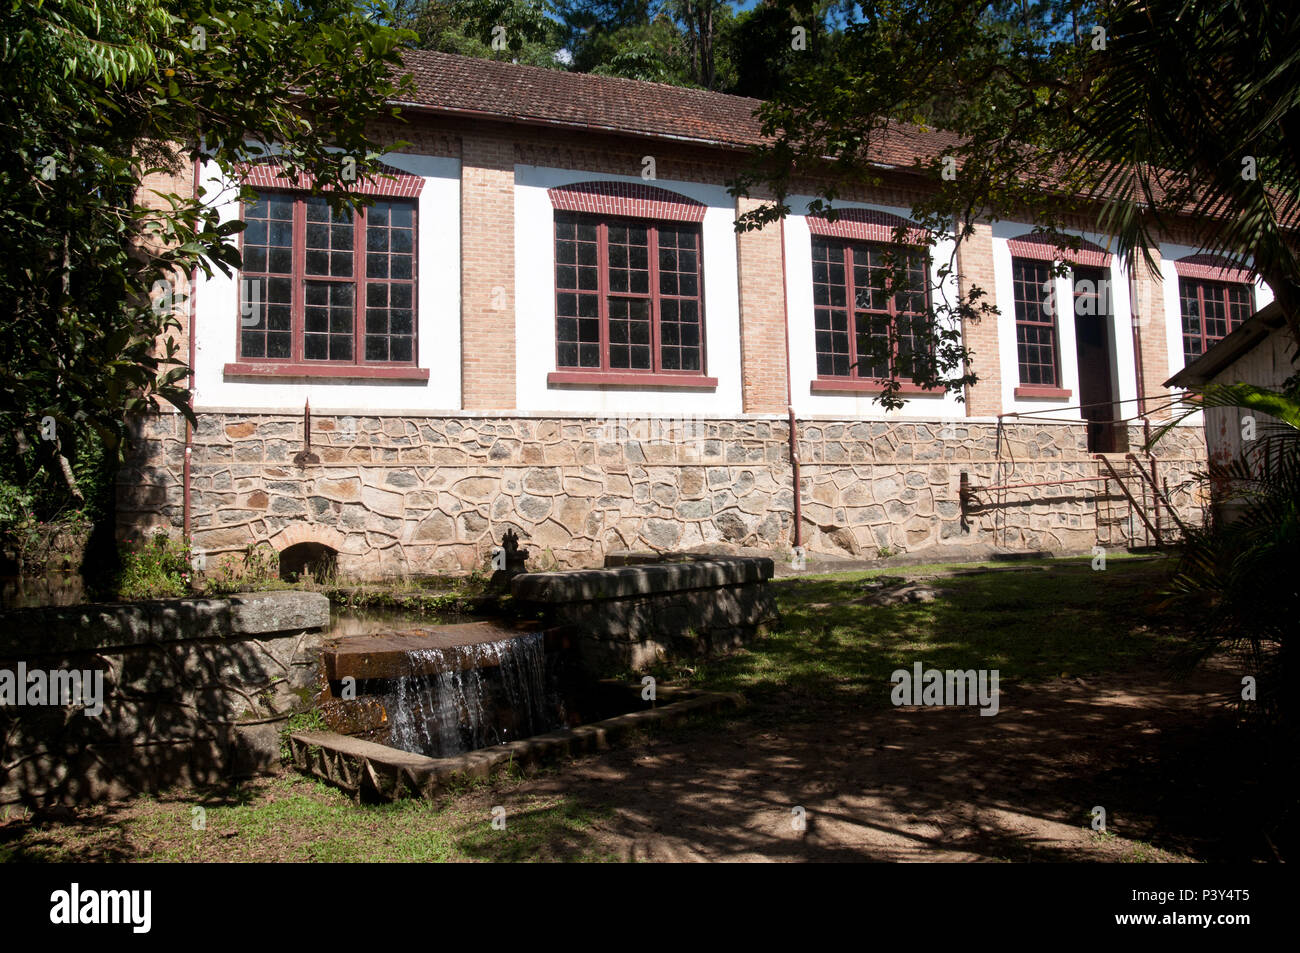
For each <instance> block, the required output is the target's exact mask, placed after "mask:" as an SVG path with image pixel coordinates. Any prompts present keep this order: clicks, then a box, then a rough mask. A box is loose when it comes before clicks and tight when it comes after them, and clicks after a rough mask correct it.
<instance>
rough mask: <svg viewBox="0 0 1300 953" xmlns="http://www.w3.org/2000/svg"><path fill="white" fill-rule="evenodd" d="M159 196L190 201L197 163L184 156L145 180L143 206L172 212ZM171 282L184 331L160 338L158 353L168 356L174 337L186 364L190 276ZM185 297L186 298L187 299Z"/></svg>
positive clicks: (188, 345)
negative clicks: (167, 169)
mask: <svg viewBox="0 0 1300 953" xmlns="http://www.w3.org/2000/svg"><path fill="white" fill-rule="evenodd" d="M156 192H161V193H163V194H164V195H166V194H176V195H180V196H182V197H183V198H189V197H190V196H191V195H192V194H193V193H194V163H193V162H192V161H191V160H190V159H188V158H187V157H186V156H184V155H183V154H182V155H179V156H178V157H177V160H176V165H175V167H174V169H173V170H172V171H170V172H154V173H151V174H150V175H147V176H145V178H144V181H143V182H142V183H141V188H140V193H139V195H138V196H137V200H138V201H139V202H140V204H141V205H144V206H147V207H149V208H157V209H166V208H169V207H170V206H169V204H168V203H167V202H166V201H165V200H164V199H162V198H161V197H160V196H158V195H156V194H155V193H156ZM171 281H172V288H173V294H174V295H175V301H176V311H175V316H176V320H177V321H179V322H180V330H172V331H169V332H167V333H166V334H164V335H163V336H162V337H161V338H159V341H158V346H157V352H158V353H159V354H162V353H165V351H164V345H163V341H164V340H165V339H166V338H168V337H170V338H172V339H173V340H175V341H176V343H177V347H178V351H177V356H178V357H179V358H180V359H181V360H182V361H188V360H189V348H190V302H189V300H188V295H189V293H190V276H189V275H188V274H185V273H181V272H178V273H177V274H175V275H173V276H172V278H171ZM182 296H186V297H185V298H184V299H183V298H182Z"/></svg>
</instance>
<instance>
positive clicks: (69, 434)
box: [0, 0, 404, 502]
mask: <svg viewBox="0 0 1300 953" xmlns="http://www.w3.org/2000/svg"><path fill="white" fill-rule="evenodd" d="M383 15H384V11H383V10H382V8H381V7H378V6H376V5H373V4H364V5H358V4H355V3H353V2H351V0H296V2H293V3H283V2H272V3H265V2H258V0H118V2H112V3H95V2H93V0H14V2H12V3H9V4H5V5H4V7H3V8H0V35H2V36H3V37H4V43H3V46H2V47H0V74H2V76H3V78H2V79H0V84H3V95H2V96H0V128H2V129H3V130H4V139H5V143H4V146H3V148H2V149H0V191H3V194H4V195H5V203H4V208H3V211H2V212H0V249H2V250H3V252H4V254H3V255H0V351H2V352H3V353H4V354H5V363H4V365H3V367H0V440H3V446H4V450H5V460H4V467H5V471H4V473H3V474H0V475H2V476H3V478H4V480H5V481H7V482H8V483H9V484H10V485H11V486H12V485H14V484H18V485H21V486H22V487H27V486H29V485H31V484H33V483H42V481H46V482H48V480H49V479H50V477H51V476H54V477H56V478H58V479H61V480H62V481H63V482H64V484H65V485H66V494H65V498H68V499H70V500H71V501H74V502H75V501H78V500H80V498H81V496H82V491H81V489H80V486H79V484H78V480H77V478H76V476H77V474H76V470H77V459H76V457H77V448H79V447H89V446H102V447H103V448H104V449H105V451H106V452H107V454H108V455H109V456H110V458H116V456H117V455H118V454H119V453H120V450H121V447H122V443H123V440H124V438H125V437H126V436H127V433H128V427H129V423H128V419H129V417H130V415H132V414H135V413H139V412H143V411H147V410H150V409H157V407H158V406H159V402H160V401H163V402H168V403H171V404H172V405H174V406H175V407H177V408H178V409H180V410H181V411H182V412H183V413H185V414H186V416H187V417H189V418H190V419H191V420H192V419H193V414H192V412H191V410H190V407H189V391H188V388H187V387H186V377H187V375H188V368H187V367H186V366H185V364H184V362H183V360H182V355H181V354H180V353H179V348H178V345H177V341H176V336H175V334H176V332H178V331H179V329H180V323H179V317H180V315H183V314H184V313H185V311H186V303H185V301H184V299H183V297H182V295H181V294H180V293H179V292H178V290H177V287H178V283H177V278H178V277H179V276H182V275H189V274H190V273H191V272H193V271H195V270H199V271H202V272H204V273H211V272H212V271H213V270H214V269H221V270H224V271H227V272H229V271H230V270H231V269H234V268H237V267H238V265H239V254H238V250H237V248H236V246H235V244H234V237H235V235H236V233H237V232H238V231H239V229H240V228H242V225H241V224H239V223H225V224H223V223H221V222H220V220H219V217H218V213H217V210H216V208H215V207H213V205H212V204H211V202H212V199H213V198H214V197H212V196H202V195H199V196H194V195H189V194H177V193H174V192H169V191H166V190H165V189H160V190H158V191H157V192H155V193H154V194H145V193H143V192H142V185H143V183H144V182H145V181H146V179H147V177H148V176H149V175H150V173H153V172H175V171H177V170H178V169H179V168H181V167H182V166H183V165H184V164H187V163H190V162H193V161H195V160H211V161H213V162H215V163H216V165H217V166H218V168H219V169H221V170H222V171H223V172H224V173H225V174H227V175H228V176H230V177H232V178H233V177H234V176H235V173H236V171H237V168H238V167H239V166H240V164H241V163H244V162H248V161H255V160H256V159H258V158H260V157H263V156H265V155H266V153H267V152H268V149H269V147H268V146H267V145H265V144H268V143H275V144H276V148H277V149H278V150H279V152H280V154H281V158H282V160H283V163H284V165H285V167H286V169H288V170H289V172H290V174H296V173H297V172H300V171H301V172H308V173H310V174H312V175H313V176H315V182H316V188H317V189H323V190H327V191H328V194H329V195H330V197H331V201H332V202H334V203H336V204H339V205H348V204H352V203H353V202H355V201H356V200H357V199H356V196H355V195H354V194H353V193H352V192H351V191H350V190H351V189H352V188H353V187H354V185H355V183H356V181H357V180H359V179H361V178H363V177H364V176H366V175H368V174H371V173H374V172H376V171H377V170H378V168H379V162H378V159H379V155H380V153H381V152H382V151H383V148H382V147H381V144H379V143H377V142H375V141H373V140H372V138H371V135H370V132H369V131H368V127H369V125H370V123H371V122H372V121H373V120H374V119H376V118H378V117H382V116H386V115H393V114H394V110H393V109H392V107H391V106H389V102H390V100H392V99H394V98H396V96H397V94H398V92H399V90H398V87H397V86H396V85H395V84H394V82H393V81H392V79H391V71H392V70H393V69H394V68H395V67H397V66H398V65H399V64H400V58H399V50H400V47H399V44H400V42H401V41H402V39H403V38H404V37H403V35H402V34H399V33H396V32H395V31H393V30H391V29H390V28H388V27H386V26H383V25H381V23H380V22H379V21H380V20H381V19H382V17H383ZM10 498H13V496H12V494H10ZM26 498H29V499H30V498H33V497H31V495H30V494H29V495H28V497H26Z"/></svg>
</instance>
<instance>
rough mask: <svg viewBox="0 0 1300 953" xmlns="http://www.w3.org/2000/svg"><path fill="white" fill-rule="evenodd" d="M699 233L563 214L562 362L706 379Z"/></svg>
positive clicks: (558, 290) (559, 223)
mask: <svg viewBox="0 0 1300 953" xmlns="http://www.w3.org/2000/svg"><path fill="white" fill-rule="evenodd" d="M701 285H702V282H701V275H700V228H699V226H698V225H693V224H680V223H675V222H674V223H668V222H664V223H653V222H645V221H636V220H629V219H615V218H598V217H593V216H590V215H577V214H568V213H557V214H556V216H555V313H556V334H555V340H556V354H555V358H556V365H557V367H559V368H561V369H576V370H587V371H608V372H610V373H628V372H632V373H668V374H683V375H687V374H690V375H700V374H702V373H703V371H704V335H703V330H704V328H703V322H704V309H703V298H702V289H701Z"/></svg>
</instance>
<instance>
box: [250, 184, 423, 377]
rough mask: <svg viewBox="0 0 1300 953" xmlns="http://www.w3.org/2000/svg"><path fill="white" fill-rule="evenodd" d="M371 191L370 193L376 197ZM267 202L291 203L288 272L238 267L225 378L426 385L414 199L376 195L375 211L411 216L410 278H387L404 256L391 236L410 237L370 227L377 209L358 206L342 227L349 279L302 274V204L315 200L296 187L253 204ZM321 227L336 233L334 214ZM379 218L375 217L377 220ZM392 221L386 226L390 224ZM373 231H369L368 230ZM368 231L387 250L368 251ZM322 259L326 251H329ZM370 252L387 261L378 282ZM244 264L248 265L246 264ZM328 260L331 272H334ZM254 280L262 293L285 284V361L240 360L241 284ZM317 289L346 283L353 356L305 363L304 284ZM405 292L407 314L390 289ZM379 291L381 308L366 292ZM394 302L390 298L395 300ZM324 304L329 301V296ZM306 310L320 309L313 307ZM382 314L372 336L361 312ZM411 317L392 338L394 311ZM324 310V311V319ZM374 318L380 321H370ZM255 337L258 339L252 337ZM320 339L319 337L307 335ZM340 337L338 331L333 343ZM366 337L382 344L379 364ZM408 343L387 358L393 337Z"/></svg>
mask: <svg viewBox="0 0 1300 953" xmlns="http://www.w3.org/2000/svg"><path fill="white" fill-rule="evenodd" d="M374 191H376V190H372V192H374ZM273 197H280V198H287V199H289V200H290V202H291V203H292V239H291V245H290V254H291V266H290V270H289V271H288V272H284V271H271V270H270V265H271V262H270V260H269V255H268V260H267V262H266V268H265V269H262V270H250V269H247V268H245V269H243V270H241V271H240V275H239V276H240V281H239V292H238V298H239V307H238V310H237V314H236V321H237V322H238V323H239V326H238V331H237V344H236V352H237V354H238V359H237V361H236V362H235V363H233V364H227V365H226V367H225V372H226V374H227V375H231V376H306V377H340V378H346V377H372V378H397V379H401V378H411V379H419V380H427V379H428V376H429V374H428V371H427V370H426V369H422V368H419V367H417V366H416V365H417V362H418V359H419V281H418V272H419V257H420V252H419V203H418V202H417V201H416V200H415V199H414V198H413V197H408V196H406V195H392V194H375V206H384V205H387V206H388V207H389V208H390V209H391V208H393V207H397V206H402V207H405V208H407V209H409V211H410V227H409V235H410V253H409V257H410V276H409V277H393V276H392V273H391V272H392V269H393V264H394V258H393V256H394V255H398V256H402V257H404V256H405V254H406V253H405V252H400V251H399V252H394V251H393V249H392V246H391V242H392V239H393V237H394V233H395V232H397V231H408V229H406V228H400V229H399V228H393V227H391V225H385V226H381V225H379V224H378V223H376V222H372V215H373V214H374V208H375V206H371V207H366V208H361V209H357V210H355V211H353V213H352V215H351V219H352V220H351V222H350V223H348V225H347V227H349V228H350V229H351V236H352V248H351V249H350V250H346V251H345V252H343V253H336V254H348V255H349V257H350V260H351V275H350V276H347V275H334V274H332V273H326V274H310V275H309V274H307V269H306V262H307V254H308V251H309V249H308V248H307V226H308V222H307V206H308V201H309V200H311V199H313V198H319V197H318V196H313V195H312V194H311V193H310V192H306V191H302V190H296V189H280V188H272V189H259V201H260V202H267V201H268V200H270V199H271V198H273ZM246 211H247V209H246V206H245V205H244V204H243V203H241V205H240V217H241V219H242V220H245V221H247V219H246V217H245V214H246ZM326 214H327V217H328V219H329V220H330V221H329V222H327V223H321V222H314V223H313V224H317V225H320V224H326V225H327V231H328V226H335V227H337V223H335V222H333V215H332V213H329V212H328V210H327V212H326ZM375 217H377V216H375ZM390 221H391V220H390ZM372 225H373V229H372ZM372 230H373V231H374V232H375V233H376V235H378V234H379V233H380V231H381V230H382V232H383V237H384V239H385V242H384V244H386V245H388V246H389V247H388V248H386V249H377V248H376V249H369V248H368V247H367V239H368V237H370V236H371V232H372ZM267 242H268V246H269V245H270V234H269V232H268V236H267ZM244 246H245V242H244V233H241V236H240V248H241V252H244V251H245V247H244ZM310 251H313V252H317V251H319V249H317V248H313V249H310ZM327 254H328V253H327ZM368 254H373V255H375V256H376V260H378V256H381V255H382V256H385V258H386V260H385V262H384V265H385V270H386V271H388V272H389V274H387V275H383V276H378V275H374V276H372V275H370V274H369V266H368V259H367V255H368ZM245 264H247V261H246V262H245ZM333 270H334V269H333V262H332V261H331V267H330V268H329V269H328V271H329V272H333ZM247 278H257V279H263V281H264V285H263V287H264V288H269V287H270V281H271V279H280V280H283V279H288V281H289V283H290V294H291V301H290V305H289V307H290V329H289V337H290V348H289V356H288V357H287V358H286V357H282V356H278V355H276V356H268V355H267V354H266V350H267V349H264V350H263V353H262V354H246V353H245V351H244V346H245V342H244V334H245V332H249V331H253V329H251V328H248V327H246V326H245V325H244V323H243V322H244V296H245V292H246V289H247V282H246V281H245V280H244V279H247ZM309 284H315V285H318V286H322V287H329V286H331V285H351V286H352V289H353V290H352V302H351V307H350V311H351V317H352V326H351V331H350V336H351V356H350V357H348V358H340V359H335V358H330V357H327V358H323V359H321V358H309V357H307V356H306V354H305V348H306V340H305V339H306V335H307V334H308V331H307V327H306V323H307V322H306V312H307V308H308V302H307V297H308V285H309ZM398 287H400V288H405V289H409V309H408V308H405V307H402V303H403V301H402V299H401V298H397V297H396V296H394V295H393V290H394V288H398ZM380 288H382V289H384V302H383V303H382V304H380V303H379V302H377V301H375V302H372V301H371V294H372V291H374V290H375V289H380ZM395 299H396V300H395ZM327 300H328V298H327ZM269 303H270V302H269V301H263V302H262V304H261V307H262V322H261V333H262V335H263V338H264V340H265V337H266V335H267V333H268V331H269V328H268V312H267V305H268V304H269ZM312 307H319V305H316V304H313V305H312ZM368 310H369V311H373V312H383V313H384V321H385V325H386V326H385V330H384V333H383V334H382V335H381V334H378V333H375V332H372V331H370V329H369V327H368V321H369V318H370V316H369V315H368V314H367V311H368ZM405 310H409V312H410V333H409V334H406V333H404V332H398V333H395V332H394V330H393V325H392V321H393V313H392V312H393V311H399V312H400V311H405ZM328 311H329V307H328V306H327V307H326V312H327V314H328ZM376 319H378V315H376ZM253 333H256V332H255V331H254V332H253ZM313 333H316V334H318V335H319V334H320V332H313ZM338 336H342V335H341V334H337V333H336V337H338ZM367 337H371V338H374V339H378V338H382V339H384V341H385V343H386V351H388V354H387V355H386V356H385V357H384V358H367V356H366V354H367ZM406 338H409V341H410V356H409V358H399V359H397V360H394V359H392V357H391V352H392V349H393V345H394V342H395V339H406ZM326 340H327V344H330V343H333V342H330V341H329V339H328V338H327V339H326Z"/></svg>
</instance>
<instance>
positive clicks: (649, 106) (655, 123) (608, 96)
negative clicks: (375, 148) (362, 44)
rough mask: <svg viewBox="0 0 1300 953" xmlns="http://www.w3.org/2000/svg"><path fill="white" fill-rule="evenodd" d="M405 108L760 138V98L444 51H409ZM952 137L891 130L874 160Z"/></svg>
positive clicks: (927, 149)
mask: <svg viewBox="0 0 1300 953" xmlns="http://www.w3.org/2000/svg"><path fill="white" fill-rule="evenodd" d="M404 57H405V61H406V65H407V67H408V69H409V71H410V73H411V76H412V78H413V79H414V81H415V87H416V98H415V100H414V102H413V103H412V105H418V106H424V107H427V108H430V109H434V110H437V111H439V112H446V113H449V114H460V115H467V116H481V117H485V118H488V117H490V118H493V119H504V120H511V121H516V122H527V123H541V124H544V125H551V126H560V127H568V128H574V129H599V130H605V131H609V132H618V133H625V134H630V135H634V136H645V137H648V138H653V139H670V140H678V141H685V142H695V143H707V144H710V145H720V146H724V147H732V148H738V149H739V148H745V147H747V146H753V145H757V144H759V143H761V142H762V141H763V137H762V134H761V123H759V121H758V120H757V119H756V118H755V116H754V111H755V109H757V108H758V106H759V105H761V100H757V99H750V98H748V97H745V96H730V95H727V94H726V93H712V92H707V91H705V90H701V89H686V88H683V87H680V86H669V85H667V84H665V83H646V82H641V81H639V80H632V79H617V78H614V77H611V76H594V75H592V74H589V73H569V72H565V71H563V70H551V69H541V68H540V67H535V66H517V65H515V64H512V63H498V62H495V61H493V60H480V59H474V58H472V57H468V56H456V55H454V54H451V53H435V52H430V51H427V50H409V51H407V52H406V53H405V54H404ZM956 141H957V137H956V136H954V135H951V134H949V133H943V132H938V131H932V132H921V131H920V130H919V129H916V128H912V127H898V128H897V129H894V130H891V131H890V132H888V133H887V134H886V135H885V136H883V137H882V138H881V140H880V142H879V147H878V150H877V152H878V154H877V157H876V159H877V161H878V162H880V163H882V164H884V165H889V166H905V167H907V166H911V165H913V164H914V162H915V161H916V160H917V159H919V158H929V157H930V156H933V155H936V154H940V153H942V151H943V150H944V149H947V148H950V147H951V145H952V144H954V143H956Z"/></svg>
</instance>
